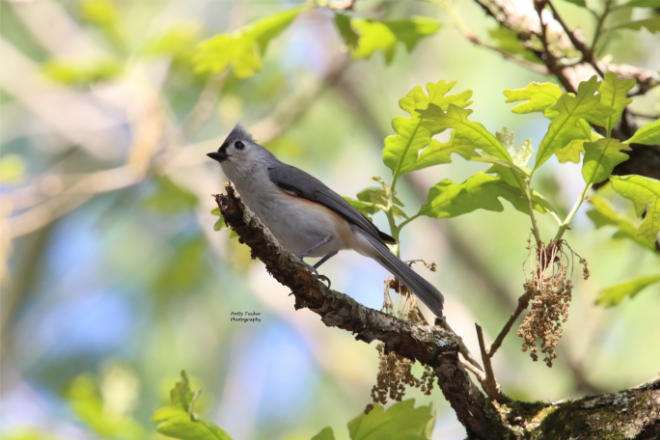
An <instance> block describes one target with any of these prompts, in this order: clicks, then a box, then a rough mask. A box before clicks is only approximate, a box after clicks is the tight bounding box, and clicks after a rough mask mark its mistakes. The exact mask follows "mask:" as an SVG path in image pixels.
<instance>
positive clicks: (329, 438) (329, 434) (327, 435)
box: [312, 426, 335, 440]
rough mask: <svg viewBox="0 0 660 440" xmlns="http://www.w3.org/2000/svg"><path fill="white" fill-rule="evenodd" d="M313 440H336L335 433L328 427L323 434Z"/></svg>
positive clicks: (323, 430)
mask: <svg viewBox="0 0 660 440" xmlns="http://www.w3.org/2000/svg"><path fill="white" fill-rule="evenodd" d="M312 440H335V433H334V432H333V431H332V428H330V427H329V426H326V427H325V428H323V429H322V430H321V432H319V433H318V434H316V435H315V436H314V437H312Z"/></svg>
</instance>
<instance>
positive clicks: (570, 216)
mask: <svg viewBox="0 0 660 440" xmlns="http://www.w3.org/2000/svg"><path fill="white" fill-rule="evenodd" d="M591 186H592V184H591V183H589V184H588V185H587V186H586V187H585V188H584V191H582V193H581V194H580V197H578V199H577V201H576V202H575V205H573V207H572V208H571V211H570V212H569V213H568V215H567V216H566V219H565V220H564V221H563V222H562V223H561V224H560V225H559V230H558V231H557V235H555V241H557V240H561V237H562V236H563V235H564V232H566V229H568V225H569V223H570V222H571V220H573V217H575V214H576V213H577V212H578V209H580V206H582V202H584V199H585V198H586V197H587V193H588V192H589V190H590V189H591Z"/></svg>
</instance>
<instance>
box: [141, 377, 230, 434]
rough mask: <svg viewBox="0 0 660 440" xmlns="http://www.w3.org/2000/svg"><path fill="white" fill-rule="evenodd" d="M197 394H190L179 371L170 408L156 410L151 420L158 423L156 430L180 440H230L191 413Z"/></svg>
mask: <svg viewBox="0 0 660 440" xmlns="http://www.w3.org/2000/svg"><path fill="white" fill-rule="evenodd" d="M198 393H199V392H197V393H193V392H192V390H191V389H190V382H189V381H188V375H187V374H186V372H185V371H181V381H180V382H177V383H176V385H175V386H174V388H172V390H171V391H170V406H167V407H164V408H161V409H159V410H157V411H156V412H154V415H153V417H152V418H151V420H152V421H153V422H160V423H159V424H158V426H157V427H156V430H157V431H158V432H159V433H161V434H163V435H166V436H169V437H174V438H178V439H182V440H231V437H229V434H227V433H226V432H225V431H224V430H222V429H221V428H220V427H219V426H218V425H216V424H215V423H214V422H213V421H211V420H210V419H208V418H206V417H203V416H198V415H197V414H195V413H194V412H193V406H194V403H195V397H196V396H197V395H198Z"/></svg>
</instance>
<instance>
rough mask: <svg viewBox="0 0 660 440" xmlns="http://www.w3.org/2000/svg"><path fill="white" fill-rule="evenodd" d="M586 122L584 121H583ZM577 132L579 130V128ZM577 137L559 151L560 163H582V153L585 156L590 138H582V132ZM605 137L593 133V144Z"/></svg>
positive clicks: (557, 154) (577, 133)
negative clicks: (586, 144)
mask: <svg viewBox="0 0 660 440" xmlns="http://www.w3.org/2000/svg"><path fill="white" fill-rule="evenodd" d="M582 122H584V120H583V121H582ZM576 130H579V128H577V129H576ZM575 136H576V137H577V139H573V140H572V141H570V142H569V143H568V144H567V145H566V146H565V147H564V148H562V149H561V150H559V151H557V152H556V153H555V155H556V156H557V159H558V160H559V163H566V162H573V163H580V153H582V154H584V143H585V142H589V139H588V138H586V137H585V138H582V139H581V138H580V136H582V133H581V132H576V134H575ZM602 138H603V137H602V136H601V135H600V134H598V133H597V132H595V131H592V132H591V142H596V141H598V139H602Z"/></svg>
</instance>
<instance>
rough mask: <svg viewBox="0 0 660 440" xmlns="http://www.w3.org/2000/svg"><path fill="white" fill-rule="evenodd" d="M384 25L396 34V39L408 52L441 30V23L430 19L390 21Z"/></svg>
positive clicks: (416, 18)
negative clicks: (420, 41)
mask: <svg viewBox="0 0 660 440" xmlns="http://www.w3.org/2000/svg"><path fill="white" fill-rule="evenodd" d="M384 23H385V25H386V26H387V27H389V28H390V30H391V31H392V33H394V35H395V36H396V39H397V40H399V41H401V42H402V43H403V44H404V45H405V46H406V49H407V50H408V52H410V51H412V50H413V49H414V48H415V45H417V43H418V42H419V40H421V39H422V38H425V37H428V36H430V35H433V34H435V33H436V32H438V30H440V23H438V22H437V21H435V20H433V19H432V18H428V17H412V18H409V19H405V20H389V21H385V22H384Z"/></svg>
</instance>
